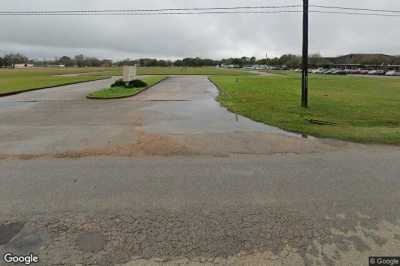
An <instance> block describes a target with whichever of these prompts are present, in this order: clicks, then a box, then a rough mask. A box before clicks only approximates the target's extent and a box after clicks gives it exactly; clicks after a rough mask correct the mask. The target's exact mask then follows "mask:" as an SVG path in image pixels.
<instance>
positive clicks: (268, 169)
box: [0, 77, 400, 266]
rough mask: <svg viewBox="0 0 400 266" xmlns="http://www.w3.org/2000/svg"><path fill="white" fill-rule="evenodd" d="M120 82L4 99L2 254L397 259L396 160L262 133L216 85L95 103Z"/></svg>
mask: <svg viewBox="0 0 400 266" xmlns="http://www.w3.org/2000/svg"><path fill="white" fill-rule="evenodd" d="M110 83H111V80H108V81H96V82H90V83H84V84H78V85H72V86H66V87H61V88H54V89H49V90H42V91H36V92H29V93H26V94H20V95H15V96H11V97H5V98H1V99H0V156H1V158H0V184H1V185H0V254H3V253H5V252H13V253H14V254H21V255H28V254H29V253H31V252H32V253H34V254H35V255H38V256H39V257H40V259H41V263H42V264H44V265H76V264H84V265H127V266H129V265H182V264H183V265H365V262H367V261H368V257H369V256H380V255H381V256H396V255H398V254H397V253H398V251H399V250H400V215H399V214H400V212H399V209H398V208H399V207H398V206H399V205H400V204H399V203H400V193H399V191H400V179H399V178H398V177H399V173H400V165H399V164H398V163H397V162H398V161H399V160H400V149H399V148H398V147H390V146H365V145H356V144H351V143H345V142H339V141H333V140H320V139H316V138H307V139H305V138H302V137H301V136H298V135H296V134H292V133H287V132H284V131H282V130H279V129H277V128H274V127H270V126H266V125H263V124H260V123H256V122H253V121H251V120H249V119H246V118H244V117H241V116H238V115H235V114H232V113H230V112H228V111H227V110H226V109H224V108H222V107H221V106H220V105H219V104H218V103H217V102H216V101H215V100H214V98H215V97H216V96H217V90H216V88H215V87H214V86H213V85H212V84H211V83H210V82H209V81H208V80H207V78H206V77H171V78H170V79H168V80H166V81H163V82H162V83H160V84H159V85H157V86H155V87H153V88H150V89H149V90H147V91H145V92H143V93H142V94H140V95H138V96H137V97H133V98H128V99H120V100H115V101H114V100H113V101H93V100H87V99H86V98H85V96H86V94H87V93H89V92H91V91H93V90H96V89H99V88H103V87H105V86H108V85H109V84H110ZM2 263H3V261H1V259H0V264H2Z"/></svg>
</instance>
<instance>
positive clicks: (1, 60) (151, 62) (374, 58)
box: [0, 53, 400, 68]
mask: <svg viewBox="0 0 400 266" xmlns="http://www.w3.org/2000/svg"><path fill="white" fill-rule="evenodd" d="M309 61H310V65H312V66H324V65H330V64H364V65H365V64H369V65H381V64H385V65H389V64H392V65H400V57H399V56H389V55H383V54H350V55H345V56H339V57H323V56H321V55H320V54H313V55H311V56H310V59H309ZM301 62H302V59H301V56H298V55H294V54H285V55H282V56H280V57H275V58H264V59H257V58H256V57H240V58H226V59H221V60H214V59H205V58H199V57H195V58H184V59H178V60H163V59H155V58H141V59H125V60H120V61H112V60H110V59H98V58H96V57H91V56H85V55H82V54H81V55H76V56H74V57H69V56H62V57H60V58H55V59H53V60H36V59H30V58H28V57H27V56H25V55H23V54H20V53H15V54H13V53H11V54H6V55H4V56H3V57H1V56H0V67H13V66H14V65H15V64H33V65H35V66H53V65H63V66H65V67H111V66H122V65H138V66H144V67H155V66H157V67H168V66H177V67H203V66H217V65H233V66H237V67H245V66H251V65H269V66H287V67H290V68H297V67H300V66H301Z"/></svg>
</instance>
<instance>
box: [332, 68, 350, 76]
mask: <svg viewBox="0 0 400 266" xmlns="http://www.w3.org/2000/svg"><path fill="white" fill-rule="evenodd" d="M346 74H347V73H346V71H345V70H343V69H337V70H336V71H334V72H333V73H332V75H346Z"/></svg>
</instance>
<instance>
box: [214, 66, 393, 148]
mask: <svg viewBox="0 0 400 266" xmlns="http://www.w3.org/2000/svg"><path fill="white" fill-rule="evenodd" d="M210 79H211V80H212V81H213V82H214V83H215V84H216V85H217V86H218V87H219V89H220V96H219V97H218V100H219V102H220V103H221V104H222V105H224V106H225V107H227V108H228V109H229V110H231V111H233V112H236V113H239V114H242V115H244V116H246V117H248V118H251V119H253V120H255V121H259V122H264V123H266V124H269V125H273V126H276V127H279V128H282V129H285V130H288V131H293V132H301V133H305V134H309V135H312V136H316V137H326V138H336V139H341V140H349V141H355V142H362V143H383V144H400V78H384V77H383V78H374V77H372V78H370V77H352V76H322V75H321V76H319V75H312V76H310V108H309V109H303V108H300V107H299V105H300V86H301V79H300V75H299V74H292V73H291V74H288V75H279V76H278V75H276V76H251V77H247V76H243V77H228V76H215V77H211V78H210Z"/></svg>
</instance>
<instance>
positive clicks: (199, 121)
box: [143, 81, 301, 137]
mask: <svg viewBox="0 0 400 266" xmlns="http://www.w3.org/2000/svg"><path fill="white" fill-rule="evenodd" d="M207 82H208V81H207ZM217 96H218V90H217V88H216V87H215V86H214V85H212V84H211V83H210V84H209V86H208V88H207V90H206V91H204V93H203V94H200V95H197V94H196V95H194V96H193V98H192V99H191V101H154V104H153V105H151V106H148V107H145V108H144V109H143V110H144V111H149V112H150V113H152V114H153V115H151V116H150V117H148V118H147V119H146V118H145V120H146V121H145V126H144V130H145V131H146V132H149V133H164V134H198V133H233V132H261V133H272V134H284V135H288V136H296V137H301V135H298V134H295V133H290V132H286V131H284V130H281V129H279V128H276V127H272V126H268V125H265V124H262V123H258V122H254V121H252V120H250V119H248V118H245V117H243V116H241V115H238V114H235V113H231V112H230V111H228V110H227V109H225V108H224V107H222V106H221V105H220V104H219V103H218V102H217V101H216V100H215V98H216V97H217ZM157 114H158V115H159V117H158V115H157ZM166 116H168V117H169V119H165V117H166ZM163 117H164V119H163ZM171 117H173V118H172V119H171Z"/></svg>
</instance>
